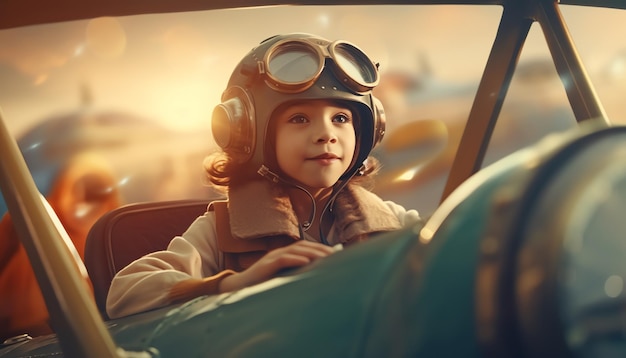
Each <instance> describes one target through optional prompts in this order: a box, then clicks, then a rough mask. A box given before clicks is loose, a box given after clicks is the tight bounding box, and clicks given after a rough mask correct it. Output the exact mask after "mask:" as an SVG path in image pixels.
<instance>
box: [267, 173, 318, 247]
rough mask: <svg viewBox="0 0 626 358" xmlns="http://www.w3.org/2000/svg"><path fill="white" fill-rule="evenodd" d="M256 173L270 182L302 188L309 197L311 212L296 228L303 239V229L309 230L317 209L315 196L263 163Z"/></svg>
mask: <svg viewBox="0 0 626 358" xmlns="http://www.w3.org/2000/svg"><path fill="white" fill-rule="evenodd" d="M257 173H259V175H261V176H262V177H264V178H266V179H268V180H270V181H271V182H272V183H283V184H286V185H289V186H292V187H294V188H296V189H299V190H302V191H303V192H304V193H305V194H306V195H307V196H308V197H309V199H311V206H312V210H311V214H310V215H309V220H307V221H305V222H304V223H302V224H301V223H298V229H299V230H300V239H301V240H304V231H307V230H309V229H310V228H311V225H312V224H313V220H315V212H316V210H317V205H316V204H315V198H314V197H313V195H311V193H309V191H308V190H306V189H305V188H303V187H302V186H300V185H298V184H296V183H294V182H291V181H289V180H285V179H283V178H281V177H280V176H279V175H278V174H276V173H274V172H273V171H271V170H270V169H269V168H268V167H266V166H265V165H263V164H262V165H261V167H260V168H259V170H257Z"/></svg>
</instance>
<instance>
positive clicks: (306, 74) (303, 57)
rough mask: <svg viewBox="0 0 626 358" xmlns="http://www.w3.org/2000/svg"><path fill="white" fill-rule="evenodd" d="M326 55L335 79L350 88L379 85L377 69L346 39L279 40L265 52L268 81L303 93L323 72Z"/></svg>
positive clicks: (360, 89) (277, 87) (285, 88)
mask: <svg viewBox="0 0 626 358" xmlns="http://www.w3.org/2000/svg"><path fill="white" fill-rule="evenodd" d="M326 49H327V50H326ZM326 57H330V58H331V59H332V62H333V64H331V65H330V66H332V67H333V72H334V73H335V75H336V76H337V77H338V79H339V80H340V81H341V82H342V83H343V84H344V85H346V86H347V87H349V88H351V89H352V90H354V91H356V92H366V91H369V90H371V89H372V88H373V87H375V86H376V85H377V84H378V69H377V68H376V66H375V65H374V64H373V63H372V61H371V60H370V59H369V58H368V57H367V55H365V53H363V52H362V51H361V50H359V49H358V48H357V47H355V46H353V45H351V44H349V43H345V42H335V43H333V44H330V45H326V46H323V45H319V44H315V45H314V44H311V43H309V42H304V41H286V42H282V43H278V44H276V45H275V46H274V48H273V49H271V50H270V51H269V52H268V54H267V55H266V58H265V68H266V71H267V75H268V77H269V78H268V80H269V81H268V82H267V83H268V84H270V85H272V87H273V88H274V89H275V90H277V91H284V92H291V93H297V92H302V91H304V90H306V89H307V88H309V87H310V86H311V85H312V84H313V83H314V82H315V80H316V79H317V78H318V77H319V75H320V74H321V73H322V70H323V69H324V66H325V59H326Z"/></svg>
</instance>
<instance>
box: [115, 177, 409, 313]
mask: <svg viewBox="0 0 626 358" xmlns="http://www.w3.org/2000/svg"><path fill="white" fill-rule="evenodd" d="M228 205H229V208H228V212H229V214H230V218H229V220H228V222H229V223H230V235H231V236H232V238H229V239H228V240H224V235H222V237H221V240H220V239H218V237H219V236H220V235H218V226H220V227H221V223H223V222H224V221H222V220H220V221H219V222H220V225H217V222H218V220H217V219H216V213H215V212H214V211H212V210H208V211H207V213H205V214H204V215H203V216H201V217H199V218H197V219H196V220H195V221H194V222H193V223H192V224H191V226H190V227H189V228H188V230H187V231H186V232H185V233H184V234H183V235H181V236H177V237H175V238H173V239H172V241H171V242H170V244H169V246H168V248H167V250H165V251H158V252H154V253H151V254H148V255H146V256H144V257H142V258H140V259H138V260H136V261H134V262H132V263H131V264H129V265H128V266H127V267H125V268H124V269H122V270H121V271H120V272H118V273H117V275H116V276H115V277H114V278H113V281H112V282H111V288H110V290H109V294H108V297H107V313H108V315H109V316H110V317H111V318H115V317H120V316H125V315H129V314H132V313H137V312H142V311H146V310H149V309H154V308H157V307H162V306H166V305H168V304H171V303H172V302H171V297H169V295H168V293H169V291H170V288H171V287H173V286H174V285H175V284H177V283H179V282H181V281H183V280H189V279H206V278H207V277H212V276H216V277H220V272H223V271H224V270H225V269H227V268H234V269H245V268H246V267H248V266H250V265H251V264H252V263H253V262H255V261H256V260H257V259H258V258H259V257H261V256H262V255H263V254H264V253H265V252H267V251H269V250H271V249H273V248H276V247H280V246H285V245H287V244H289V243H292V242H294V241H296V240H298V239H299V229H298V222H297V219H296V216H295V213H294V211H293V209H292V207H291V202H290V200H289V198H288V196H287V194H286V192H285V191H284V189H282V188H281V187H279V186H276V185H273V184H272V183H270V182H269V181H257V182H253V183H250V184H249V185H246V186H245V187H242V188H240V189H238V190H235V191H232V192H230V193H229V203H228ZM334 214H335V215H334V216H335V222H334V224H333V225H332V226H331V229H330V233H329V235H328V237H327V240H328V242H329V244H331V245H336V244H339V243H343V244H347V243H350V242H356V241H361V240H363V239H364V238H366V237H367V236H368V235H370V234H373V233H377V232H383V231H391V230H395V229H398V228H401V227H403V226H407V225H411V224H414V223H416V222H417V221H418V220H419V215H418V213H417V211H415V210H408V211H407V210H405V209H404V208H403V207H402V206H400V205H397V204H395V203H393V202H389V201H383V200H382V199H380V198H379V197H378V196H376V195H375V194H373V193H371V192H369V191H367V190H365V189H364V188H362V187H360V186H356V185H349V186H348V187H346V188H344V190H343V191H342V192H341V193H340V194H339V195H338V197H337V199H336V202H335V207H334ZM218 215H219V214H218ZM305 239H307V240H314V239H313V237H311V236H309V235H306V234H305ZM229 256H230V257H231V258H229ZM244 256H245V257H246V258H245V259H242V257H244ZM229 260H234V261H229ZM235 264H236V265H239V266H238V267H237V266H236V265H235ZM215 288H217V282H216V286H215ZM211 293H217V291H216V292H205V294H211Z"/></svg>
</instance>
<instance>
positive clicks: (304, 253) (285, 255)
mask: <svg viewBox="0 0 626 358" xmlns="http://www.w3.org/2000/svg"><path fill="white" fill-rule="evenodd" d="M333 252H335V250H334V249H333V248H332V247H329V246H326V245H323V244H320V243H317V242H311V241H297V242H295V243H293V244H291V245H288V246H285V247H281V248H279V249H275V250H273V251H270V252H268V253H267V254H266V255H265V256H263V257H262V258H261V259H260V260H259V261H257V262H256V263H255V264H254V265H252V266H251V267H250V268H248V269H247V270H245V271H244V272H242V275H241V276H240V277H238V280H240V281H241V283H242V284H243V286H248V285H251V284H255V283H259V282H262V281H265V280H267V279H269V278H271V277H273V276H274V275H276V273H278V272H279V271H281V270H283V269H287V268H295V267H301V266H305V265H307V264H309V263H311V262H313V261H315V260H318V259H321V258H324V257H326V256H328V255H330V254H332V253H333Z"/></svg>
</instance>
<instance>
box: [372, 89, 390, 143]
mask: <svg viewBox="0 0 626 358" xmlns="http://www.w3.org/2000/svg"><path fill="white" fill-rule="evenodd" d="M372 107H373V108H372V112H373V115H374V141H373V142H372V149H374V148H376V146H377V145H378V144H380V142H382V140H383V137H384V136H385V129H386V126H387V117H386V116H385V108H384V107H383V103H382V102H381V101H380V100H379V99H378V98H376V97H374V96H372Z"/></svg>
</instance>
